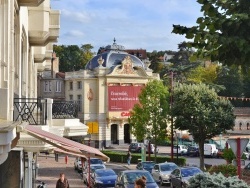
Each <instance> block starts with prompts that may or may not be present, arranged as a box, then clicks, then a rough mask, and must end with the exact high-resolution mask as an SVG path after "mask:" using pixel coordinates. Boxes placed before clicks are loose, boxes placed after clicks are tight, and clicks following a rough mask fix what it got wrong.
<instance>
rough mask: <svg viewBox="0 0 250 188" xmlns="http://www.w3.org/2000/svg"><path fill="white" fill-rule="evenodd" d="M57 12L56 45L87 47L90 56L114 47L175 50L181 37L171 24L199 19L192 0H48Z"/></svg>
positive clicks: (196, 7) (198, 6)
mask: <svg viewBox="0 0 250 188" xmlns="http://www.w3.org/2000/svg"><path fill="white" fill-rule="evenodd" d="M51 8H52V9H55V10H60V12H61V16H60V36H59V39H58V43H57V44H59V45H83V44H91V45H92V46H93V47H94V48H93V50H92V51H93V52H97V51H98V49H99V48H100V47H104V46H107V45H111V44H113V42H114V41H113V40H114V38H115V39H116V43H117V44H119V45H123V46H124V47H125V49H146V50H147V51H148V52H152V51H153V50H156V51H165V50H173V51H176V50H177V49H178V44H179V43H181V42H183V41H185V37H184V36H183V35H177V34H174V33H172V29H173V24H175V25H183V26H194V25H196V19H197V18H198V17H200V16H202V13H201V12H200V4H198V3H197V2H196V0H51Z"/></svg>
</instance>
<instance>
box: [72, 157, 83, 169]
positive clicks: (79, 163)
mask: <svg viewBox="0 0 250 188" xmlns="http://www.w3.org/2000/svg"><path fill="white" fill-rule="evenodd" d="M74 168H75V170H77V171H78V172H81V171H82V161H81V158H80V157H76V158H75V161H74Z"/></svg>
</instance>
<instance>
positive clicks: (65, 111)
mask: <svg viewBox="0 0 250 188" xmlns="http://www.w3.org/2000/svg"><path fill="white" fill-rule="evenodd" d="M77 117H78V101H54V102H53V106H52V118H53V119H70V118H77Z"/></svg>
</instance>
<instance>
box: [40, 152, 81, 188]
mask: <svg viewBox="0 0 250 188" xmlns="http://www.w3.org/2000/svg"><path fill="white" fill-rule="evenodd" d="M74 160H75V157H69V158H68V164H65V160H64V157H59V160H58V162H56V161H55V158H54V155H48V156H47V157H46V155H43V154H40V155H39V156H38V159H37V161H38V164H39V169H38V176H37V178H36V179H37V180H40V181H43V182H45V183H46V188H55V187H56V182H57V180H58V179H59V175H60V173H64V174H65V176H66V178H67V179H68V181H69V184H70V187H72V188H83V187H86V186H85V185H84V184H83V181H82V180H81V177H80V175H79V173H77V172H76V171H75V170H74ZM37 185H38V184H37ZM37 185H36V187H37Z"/></svg>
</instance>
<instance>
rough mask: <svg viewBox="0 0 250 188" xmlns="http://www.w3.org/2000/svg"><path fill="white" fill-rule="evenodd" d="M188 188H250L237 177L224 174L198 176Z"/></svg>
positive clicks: (191, 179) (191, 181)
mask: <svg viewBox="0 0 250 188" xmlns="http://www.w3.org/2000/svg"><path fill="white" fill-rule="evenodd" d="M188 188H250V187H249V186H248V185H247V184H246V183H245V182H244V181H243V180H240V179H239V178H238V177H237V176H233V177H225V176H223V174H221V173H219V174H215V173H214V174H209V173H203V174H198V175H196V176H194V177H192V178H190V179H189V185H188Z"/></svg>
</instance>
